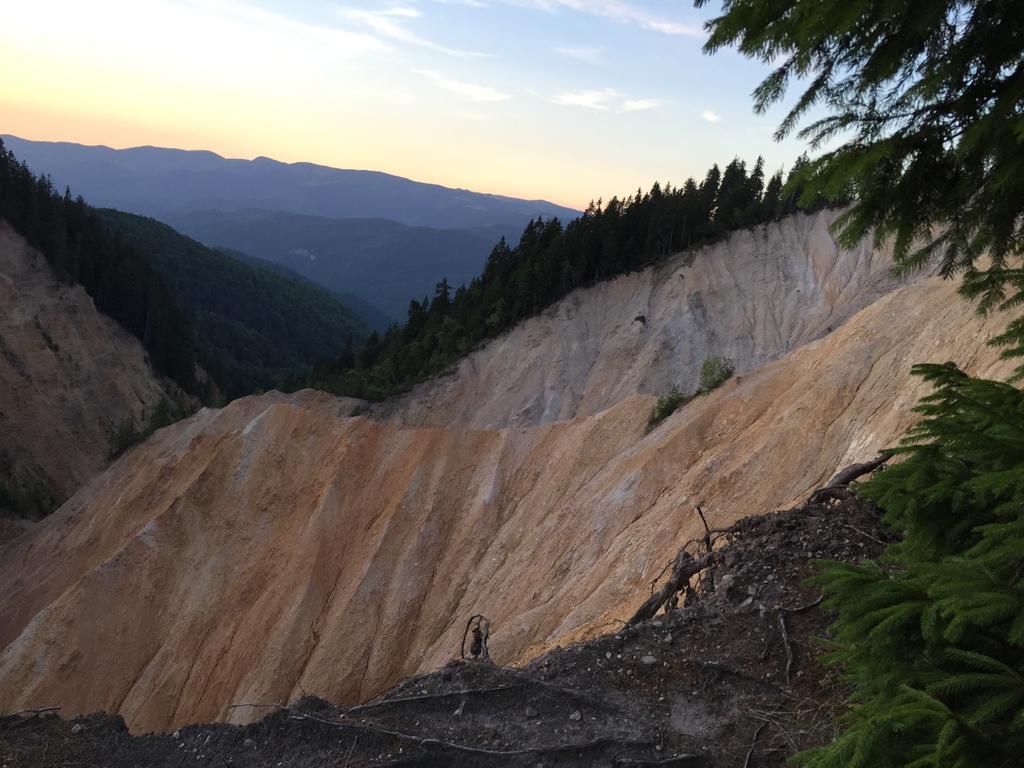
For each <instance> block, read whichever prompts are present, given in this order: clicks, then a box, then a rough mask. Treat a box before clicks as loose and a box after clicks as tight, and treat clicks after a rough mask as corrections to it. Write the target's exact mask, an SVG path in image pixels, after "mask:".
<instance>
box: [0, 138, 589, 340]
mask: <svg viewBox="0 0 1024 768" xmlns="http://www.w3.org/2000/svg"><path fill="white" fill-rule="evenodd" d="M0 138H2V139H3V142H4V144H5V145H6V146H7V147H8V149H10V150H11V151H13V152H14V154H15V156H17V157H18V159H19V160H21V161H22V162H24V163H26V164H27V165H28V166H29V168H30V169H31V170H32V171H33V172H35V173H37V174H46V175H48V176H50V178H51V179H52V181H53V184H54V186H55V187H56V188H57V189H59V190H63V189H64V188H66V187H68V188H70V189H71V191H72V194H74V195H82V196H84V197H85V198H86V199H87V200H88V201H89V202H90V203H91V204H92V205H95V206H97V207H102V208H114V209H117V210H121V211H125V212H128V213H135V214H140V215H143V216H149V217H152V218H155V219H158V220H160V221H163V222H165V223H167V224H170V225H172V226H174V227H175V228H176V229H179V230H180V231H182V232H184V233H185V234H188V235H189V236H191V237H194V238H195V239H197V240H199V241H200V242H202V243H204V244H206V245H208V246H212V247H217V246H222V247H227V248H231V249H233V250H236V251H241V252H243V253H245V254H247V255H249V256H255V257H258V258H262V259H265V260H268V261H271V262H275V263H278V264H282V265H284V266H286V267H288V268H290V269H292V270H294V271H295V272H297V273H298V274H300V275H302V276H304V277H306V278H308V279H310V280H312V281H314V282H317V283H319V284H320V285H322V286H324V287H326V288H328V289H329V290H331V291H332V292H334V293H335V294H338V295H340V296H344V295H348V296H349V297H350V298H351V297H354V298H355V301H354V302H351V303H352V304H353V305H355V306H354V308H355V309H356V311H357V312H359V313H360V315H361V316H362V317H363V318H364V319H365V320H366V321H367V322H368V323H369V324H370V325H371V326H374V327H380V326H382V325H386V324H387V322H389V321H399V320H403V319H404V318H405V315H406V310H407V309H408V306H409V301H410V300H411V299H414V298H415V299H421V298H423V296H424V295H430V294H432V293H433V290H434V285H435V283H436V282H437V281H438V280H440V279H441V278H442V277H446V278H447V279H448V282H449V283H450V284H452V285H454V286H457V285H460V284H462V283H465V282H468V281H469V280H471V279H472V278H473V277H475V276H476V275H477V274H479V273H480V271H481V269H482V268H483V265H484V262H485V260H486V258H487V255H488V253H490V251H491V249H492V248H493V247H494V245H495V244H496V243H497V242H498V240H499V238H501V237H502V236H504V237H507V238H510V239H511V238H518V236H519V233H520V232H521V230H522V229H523V227H524V226H525V225H526V224H527V222H529V221H530V219H532V218H535V217H538V216H540V217H544V218H551V217H558V218H560V219H562V220H563V221H564V220H569V219H572V218H575V217H576V216H577V215H578V213H579V212H578V211H575V210H573V209H571V208H566V207H564V206H559V205H556V204H554V203H549V202H547V201H544V200H520V199H517V198H512V197H503V196H500V195H488V194H481V193H477V192H471V191H469V190H464V189H451V188H448V187H443V186H440V185H437V184H424V183H421V182H416V181H412V180H410V179H405V178H402V177H399V176H392V175H390V174H386V173H379V172H376V171H362V170H342V169H337V168H329V167H327V166H323V165H316V164H313V163H282V162H279V161H277V160H272V159H270V158H267V157H258V158H256V159H254V160H238V159H228V158H224V157H221V156H220V155H218V154H216V153H214V152H207V151H191V150H181V149H166V148H161V147H135V148H131V149H112V148H110V147H105V146H85V145H82V144H74V143H70V142H48V141H30V140H27V139H22V138H19V137H17V136H11V135H2V136H0ZM365 304H369V305H371V306H370V307H366V306H365ZM361 308H362V309H361ZM382 314H383V316H384V318H386V320H382V319H381V315H382Z"/></svg>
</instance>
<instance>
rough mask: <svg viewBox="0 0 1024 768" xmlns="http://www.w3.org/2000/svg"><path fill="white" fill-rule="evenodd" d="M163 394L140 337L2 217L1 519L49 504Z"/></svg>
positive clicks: (102, 459) (78, 481)
mask: <svg viewBox="0 0 1024 768" xmlns="http://www.w3.org/2000/svg"><path fill="white" fill-rule="evenodd" d="M163 397H171V395H170V386H169V385H168V384H166V383H164V382H161V381H160V380H159V379H158V377H157V376H156V375H154V373H153V371H152V369H151V368H150V366H149V364H148V363H147V361H146V353H145V350H144V349H143V348H142V345H141V344H139V342H138V340H137V339H135V338H134V337H133V336H131V335H130V334H129V333H128V332H126V331H125V330H124V329H123V328H121V327H120V326H119V325H118V324H117V323H116V322H114V321H113V320H111V319H110V318H108V317H106V316H105V315H102V314H100V313H99V312H98V311H97V310H96V307H95V306H94V305H93V302H92V299H91V298H89V296H88V294H86V292H85V290H84V289H83V288H82V287H81V286H77V285H66V284H63V283H60V282H58V281H57V279H56V277H55V275H54V274H53V271H52V269H51V268H50V266H49V264H47V262H46V259H45V258H44V257H43V256H42V255H41V254H39V253H38V252H36V251H35V250H33V249H32V248H30V247H29V246H28V245H27V244H26V243H25V241H24V240H23V239H22V238H21V237H20V236H19V235H18V234H17V233H16V232H15V231H14V230H13V229H12V228H11V227H10V226H9V225H8V224H7V223H6V222H4V221H3V220H2V219H0V517H2V516H3V513H5V512H6V513H8V514H22V515H38V514H45V513H46V512H49V511H51V510H52V509H55V508H56V507H57V506H58V504H59V503H60V502H63V501H64V500H65V499H67V498H68V496H70V495H71V493H73V492H74V491H75V490H76V489H77V488H78V487H80V486H81V485H82V484H83V483H84V482H85V481H86V480H87V479H89V478H90V477H92V476H93V475H95V474H96V473H97V472H98V471H99V470H100V469H101V468H102V467H103V466H104V465H105V464H106V463H107V461H108V458H109V456H110V452H111V447H112V438H113V436H114V434H115V433H116V432H117V430H118V429H119V428H120V427H122V425H124V424H125V423H126V422H130V423H133V424H136V425H140V424H141V423H142V422H143V420H144V419H145V416H146V415H147V414H150V413H152V410H153V409H154V408H155V407H156V405H157V404H158V403H159V402H160V400H161V398H163ZM0 540H2V537H0Z"/></svg>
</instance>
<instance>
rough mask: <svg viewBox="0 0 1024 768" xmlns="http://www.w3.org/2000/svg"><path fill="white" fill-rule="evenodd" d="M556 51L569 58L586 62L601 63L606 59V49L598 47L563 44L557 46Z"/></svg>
mask: <svg viewBox="0 0 1024 768" xmlns="http://www.w3.org/2000/svg"><path fill="white" fill-rule="evenodd" d="M555 53H557V54H558V55H559V56H564V57H565V58H567V59H576V60H577V61H582V62H583V63H585V64H600V63H601V61H602V60H603V59H604V49H603V48H597V47H575V46H561V47H558V48H555Z"/></svg>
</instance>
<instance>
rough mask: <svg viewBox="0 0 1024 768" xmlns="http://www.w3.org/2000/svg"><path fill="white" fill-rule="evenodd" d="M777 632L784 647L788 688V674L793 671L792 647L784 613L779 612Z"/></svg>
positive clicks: (787, 684)
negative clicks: (780, 635)
mask: <svg viewBox="0 0 1024 768" xmlns="http://www.w3.org/2000/svg"><path fill="white" fill-rule="evenodd" d="M779 631H780V632H781V633H782V642H783V644H784V645H785V646H786V686H787V687H788V686H789V681H790V673H791V671H792V669H793V646H792V644H791V643H790V642H789V630H788V629H786V612H785V611H779Z"/></svg>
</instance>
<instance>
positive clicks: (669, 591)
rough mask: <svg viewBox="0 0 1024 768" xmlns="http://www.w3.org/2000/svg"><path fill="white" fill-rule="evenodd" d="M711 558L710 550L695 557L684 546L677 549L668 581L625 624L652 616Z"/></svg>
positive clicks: (706, 564)
mask: <svg viewBox="0 0 1024 768" xmlns="http://www.w3.org/2000/svg"><path fill="white" fill-rule="evenodd" d="M711 559H712V558H711V553H710V552H709V553H707V554H705V555H704V556H703V557H699V558H695V557H694V556H693V555H691V554H690V553H689V552H687V551H686V549H685V548H684V549H681V550H679V554H677V555H676V559H675V563H674V565H673V566H672V575H671V576H670V577H669V579H668V581H666V582H665V584H664V585H663V586H662V588H661V589H659V590H658V591H657V592H656V593H654V594H653V595H652V596H651V597H649V598H648V599H647V600H646V601H645V602H644V604H643V605H641V606H640V607H639V608H638V609H637V610H636V613H634V614H633V615H632V616H631V617H630V619H629V620H628V621H627V622H626V624H627V625H629V626H633V625H635V624H639V623H640V622H642V621H647V620H648V619H651V618H654V615H655V614H656V613H657V612H658V610H659V609H660V608H661V606H663V605H664V604H665V603H666V602H668V600H669V598H671V597H672V596H673V595H675V594H676V593H677V592H679V591H680V590H681V589H683V588H684V587H685V586H686V585H687V584H689V582H690V578H691V577H692V576H693V575H694V574H697V573H699V572H700V571H702V570H704V569H705V568H707V567H708V565H710V564H711Z"/></svg>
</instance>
